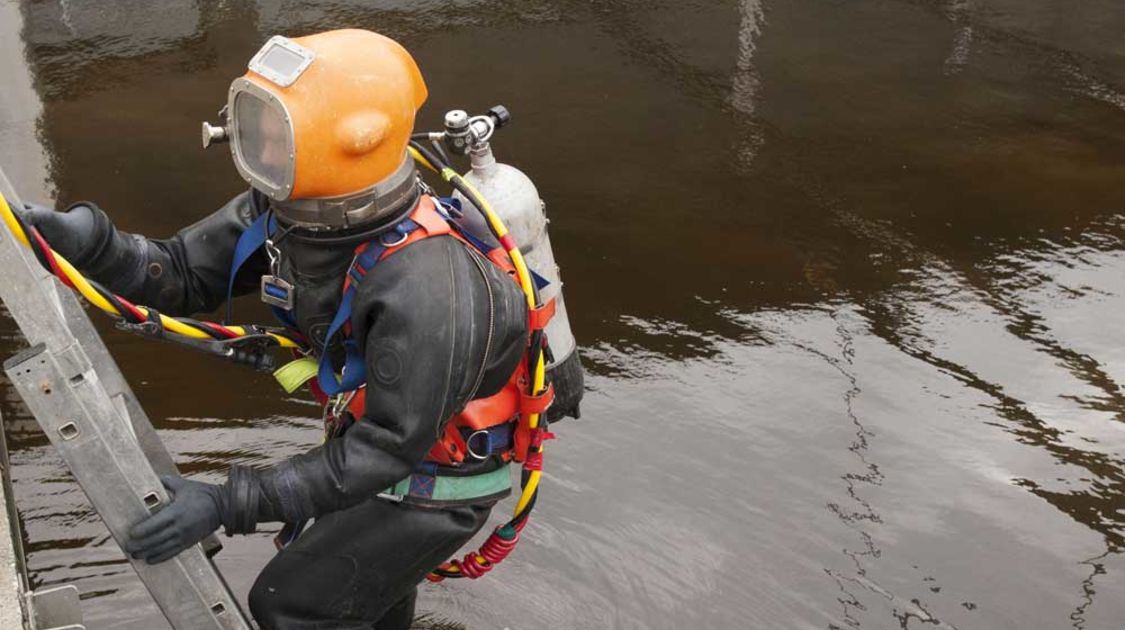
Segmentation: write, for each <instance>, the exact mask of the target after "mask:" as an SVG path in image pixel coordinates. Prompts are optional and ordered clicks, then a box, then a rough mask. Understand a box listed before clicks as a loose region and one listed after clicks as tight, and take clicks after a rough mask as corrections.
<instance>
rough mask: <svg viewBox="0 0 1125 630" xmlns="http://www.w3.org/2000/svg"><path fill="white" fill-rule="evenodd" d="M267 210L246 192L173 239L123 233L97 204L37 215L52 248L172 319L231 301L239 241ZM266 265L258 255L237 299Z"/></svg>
mask: <svg viewBox="0 0 1125 630" xmlns="http://www.w3.org/2000/svg"><path fill="white" fill-rule="evenodd" d="M264 207H265V206H264V204H263V203H262V200H261V199H260V198H259V195H257V194H252V193H251V192H246V193H242V194H240V195H238V196H236V197H235V198H234V199H232V200H230V201H229V202H228V203H227V204H226V205H224V206H223V207H222V208H220V209H219V210H217V211H216V212H214V213H212V214H211V215H209V216H207V217H205V218H204V219H202V220H200V221H198V222H197V223H195V224H193V225H190V226H188V227H186V228H184V229H182V230H180V231H179V232H178V233H177V234H176V235H175V236H173V237H172V238H168V239H149V238H146V237H144V236H140V235H136V234H129V233H126V232H122V231H120V230H118V229H117V228H116V227H114V225H113V222H112V221H111V220H110V218H109V216H108V215H107V214H106V213H105V212H104V211H102V210H101V209H100V208H98V207H97V206H94V205H93V204H86V203H81V204H75V205H74V206H71V207H70V208H68V209H67V211H66V212H65V213H54V212H51V211H49V210H48V211H46V214H44V212H43V210H42V209H35V210H34V211H32V212H31V213H30V218H31V222H32V223H33V224H34V225H36V227H38V228H39V229H40V231H42V232H43V235H44V237H45V238H46V239H47V241H48V242H49V243H51V244H52V247H54V248H55V249H56V250H57V251H59V253H61V254H63V255H64V256H66V257H68V258H69V259H70V261H71V263H73V264H74V266H75V267H77V268H78V269H80V270H81V271H82V272H83V273H84V274H85V275H87V276H88V277H90V278H92V279H94V280H97V281H98V282H100V283H101V284H102V285H104V286H105V287H106V288H108V289H109V290H110V291H113V292H114V293H117V294H119V295H121V296H122V297H124V298H125V299H127V300H130V301H132V302H136V303H138V304H144V305H146V306H151V307H153V308H155V309H157V310H158V311H161V312H164V313H167V314H169V315H190V314H193V313H199V312H204V311H210V310H213V309H214V308H215V307H217V306H218V305H219V304H221V303H222V302H223V301H224V300H225V299H226V294H227V280H228V278H229V274H230V263H231V258H232V256H233V254H234V247H235V244H236V243H237V242H238V238H239V236H241V234H242V232H243V231H244V230H245V229H246V227H247V226H248V225H249V224H250V223H251V222H252V221H253V220H254V219H255V218H256V217H257V216H258V214H259V213H260V212H261V211H262V209H264ZM25 216H28V215H25ZM79 231H80V232H81V233H76V232H79ZM265 266H266V261H265V257H264V255H263V254H262V253H261V252H258V253H256V254H255V255H254V256H253V257H251V259H250V260H249V261H247V263H246V264H245V265H244V266H243V267H242V270H241V271H240V273H239V275H238V279H237V281H236V282H235V286H234V293H235V295H238V294H242V293H246V292H249V291H251V290H253V289H254V288H255V287H256V286H257V281H258V278H259V277H260V276H261V275H262V274H263V273H265V271H264V270H265Z"/></svg>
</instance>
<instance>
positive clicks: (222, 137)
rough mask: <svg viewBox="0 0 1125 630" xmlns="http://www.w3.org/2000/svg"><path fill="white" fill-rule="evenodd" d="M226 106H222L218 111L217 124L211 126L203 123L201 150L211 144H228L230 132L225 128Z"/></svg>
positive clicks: (226, 125) (226, 123)
mask: <svg viewBox="0 0 1125 630" xmlns="http://www.w3.org/2000/svg"><path fill="white" fill-rule="evenodd" d="M227 111H228V110H227V106H226V105H224V106H223V108H222V109H220V110H219V124H217V125H212V124H211V123H209V122H206V121H204V123H203V148H204V149H206V148H208V147H210V146H211V145H212V144H221V143H223V142H230V132H229V131H228V129H227V127H228V125H229V123H228V122H227Z"/></svg>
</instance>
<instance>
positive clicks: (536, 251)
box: [441, 105, 583, 422]
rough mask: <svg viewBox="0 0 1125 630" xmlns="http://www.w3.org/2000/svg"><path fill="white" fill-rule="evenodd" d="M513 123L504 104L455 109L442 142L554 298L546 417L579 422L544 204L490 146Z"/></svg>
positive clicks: (569, 336) (577, 388)
mask: <svg viewBox="0 0 1125 630" xmlns="http://www.w3.org/2000/svg"><path fill="white" fill-rule="evenodd" d="M510 120H511V114H509V113H508V110H507V109H506V108H504V107H503V106H501V105H497V106H496V107H493V108H492V109H490V110H488V114H487V115H485V116H472V117H470V116H469V115H468V114H467V113H465V112H464V111H463V110H453V111H451V112H449V113H447V114H446V115H445V133H444V134H441V136H442V137H441V139H442V141H443V144H444V145H445V146H446V147H447V148H448V149H449V150H450V151H451V152H453V153H458V154H460V155H466V154H467V155H468V156H469V162H470V169H469V172H468V173H466V174H465V175H464V176H463V177H464V179H465V180H466V181H468V182H469V183H470V184H471V185H472V186H473V187H474V188H476V189H477V190H478V191H479V192H480V193H481V196H483V197H484V198H485V199H487V200H488V202H489V203H490V204H491V205H492V206H493V209H494V210H495V211H496V213H497V214H498V215H500V218H501V219H502V220H503V221H504V224H505V225H507V226H508V230H509V233H510V234H511V236H512V238H513V239H514V240H515V242H516V245H518V246H519V249H520V252H521V253H522V254H523V256H524V260H525V261H526V262H527V266H528V268H529V269H530V270H531V271H532V272H534V274H535V275H536V276H538V277H537V278H536V284H537V285H538V286H539V296H540V298H541V300H542V302H543V303H546V302H549V301H550V300H552V299H554V300H555V314H554V316H553V317H552V318H551V320H550V321H549V322H548V323H547V326H546V328H545V332H546V335H547V341H548V344H549V347H550V354H549V355H548V361H547V375H548V378H549V379H550V382H551V383H553V384H554V387H555V401H554V404H552V406H551V407H550V409H548V410H547V412H546V416H547V420H548V421H549V422H553V421H555V420H558V419H560V418H562V417H565V416H571V417H573V418H577V417H578V416H579V409H578V407H579V402H580V401H581V400H582V393H583V371H582V363H581V359H580V358H579V356H578V348H577V343H576V342H575V339H574V333H572V332H571V329H570V319H569V318H568V317H567V312H566V303H565V302H564V300H563V293H562V287H563V284H562V279H561V278H560V275H559V267H558V265H557V264H556V263H555V255H554V252H553V251H552V249H551V238H550V236H549V234H548V232H547V224H548V223H549V222H550V221H549V220H548V219H547V213H546V204H545V203H544V202H543V200H542V199H540V197H539V191H538V190H537V189H536V188H535V184H534V183H532V181H531V178H529V177H528V176H527V175H525V174H524V173H523V172H522V171H520V170H519V169H517V168H515V167H514V166H510V165H508V164H502V163H500V162H497V161H496V157H495V156H494V155H493V153H492V147H491V145H490V144H489V142H488V141H489V138H491V136H492V133H493V132H494V131H495V130H496V129H498V128H500V127H502V126H504V125H506V124H507V123H508V122H509V121H510ZM453 198H454V199H456V200H457V201H458V202H460V203H461V207H462V208H463V209H464V210H465V212H464V216H463V217H462V218H461V219H459V221H460V222H461V223H462V225H463V226H464V228H465V229H466V230H468V231H469V232H470V233H472V234H473V235H474V236H479V237H481V240H483V241H484V242H485V243H486V244H488V245H489V246H491V247H496V246H499V243H498V242H497V241H496V239H495V238H494V237H493V236H492V233H491V231H490V230H489V229H488V226H487V224H486V222H485V221H486V219H485V217H484V214H483V213H482V212H481V211H480V210H479V209H477V208H476V207H475V206H473V204H472V203H471V202H470V201H469V200H468V199H466V198H465V196H464V195H462V194H461V193H460V192H459V191H458V192H455V193H454V195H453Z"/></svg>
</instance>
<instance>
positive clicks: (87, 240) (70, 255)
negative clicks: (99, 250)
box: [19, 203, 97, 267]
mask: <svg viewBox="0 0 1125 630" xmlns="http://www.w3.org/2000/svg"><path fill="white" fill-rule="evenodd" d="M19 215H20V218H22V219H23V220H24V222H25V223H30V224H31V225H33V226H35V227H36V228H37V229H38V230H39V233H40V234H42V235H43V238H45V239H47V244H48V245H50V246H51V249H53V250H55V251H56V252H58V253H59V254H61V255H62V257H63V258H66V259H67V260H69V261H70V262H71V263H73V264H74V265H75V266H78V267H81V266H82V265H83V264H84V263H85V262H86V261H87V260H88V259H89V258H90V257H91V256H93V255H94V254H95V252H94V249H95V248H96V247H97V234H96V233H97V230H96V229H95V227H96V224H95V221H94V210H93V209H92V208H90V206H87V205H84V204H75V205H73V206H71V207H69V208H67V209H66V210H64V211H62V212H56V211H55V210H53V209H51V208H48V207H46V206H40V205H37V204H28V203H25V204H23V210H21V211H20V212H19Z"/></svg>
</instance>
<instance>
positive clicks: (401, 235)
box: [379, 230, 410, 247]
mask: <svg viewBox="0 0 1125 630" xmlns="http://www.w3.org/2000/svg"><path fill="white" fill-rule="evenodd" d="M395 232H398V234H399V239H398V240H397V241H395V242H393V243H388V242H387V234H384V235H382V236H380V237H379V242H380V243H382V244H383V247H394V246H395V245H401V244H402V243H403V242H404V241H405V240H406V237H408V236H410V233H409V232H399V231H398V230H395ZM388 234H389V233H388Z"/></svg>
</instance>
